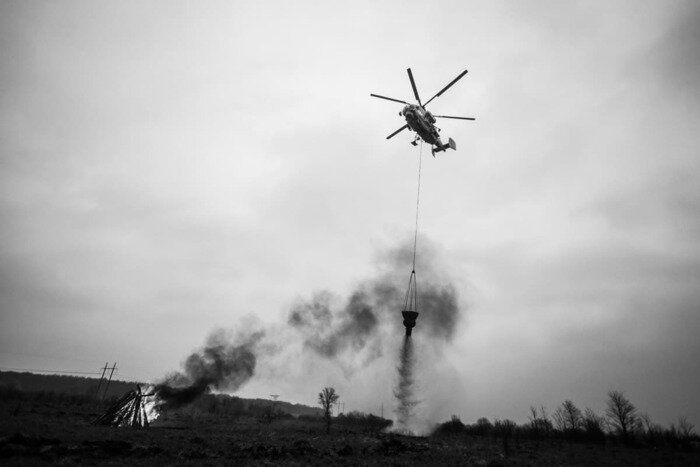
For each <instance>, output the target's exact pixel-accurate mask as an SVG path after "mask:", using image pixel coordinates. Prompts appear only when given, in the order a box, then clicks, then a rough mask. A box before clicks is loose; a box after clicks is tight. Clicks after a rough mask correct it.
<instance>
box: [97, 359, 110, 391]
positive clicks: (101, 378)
mask: <svg viewBox="0 0 700 467" xmlns="http://www.w3.org/2000/svg"><path fill="white" fill-rule="evenodd" d="M106 371H107V362H105V367H104V368H102V376H100V382H99V383H97V391H95V399H99V397H100V386H102V380H104V379H105V372H106Z"/></svg>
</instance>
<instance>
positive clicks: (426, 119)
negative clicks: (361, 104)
mask: <svg viewBox="0 0 700 467" xmlns="http://www.w3.org/2000/svg"><path fill="white" fill-rule="evenodd" d="M406 71H407V72H408V79H409V80H411V87H412V88H413V95H414V96H415V97H416V100H417V101H418V105H416V104H409V103H408V102H406V101H402V100H400V99H393V98H391V97H386V96H380V95H379V94H370V96H372V97H378V98H379V99H386V100H388V101H393V102H399V103H401V104H406V106H405V107H404V108H403V110H401V112H399V116H402V117H404V118H405V119H406V124H405V125H404V126H402V127H401V128H399V129H398V130H396V131H395V132H393V133H392V134H390V135H389V136H387V137H386V139H391V138H393V137H394V136H396V135H397V134H398V133H400V132H402V131H403V130H405V129H406V128H408V129H409V130H412V131H415V132H416V137H415V138H414V139H413V141H411V144H412V145H414V146H416V145H417V144H418V140H419V139H422V140H423V141H425V142H426V143H428V144H430V145H431V150H432V153H433V157H435V153H436V152H440V151H447V149H454V150H456V149H457V143H455V141H454V140H453V139H452V138H449V139H448V142H447V143H443V142H442V141H441V140H440V129H439V128H437V127H436V126H435V122H436V120H435V119H436V118H452V119H456V120H476V119H475V118H471V117H451V116H449V115H433V114H432V113H430V112H429V111H427V110H425V107H426V106H427V105H428V104H430V103H431V102H432V101H433V99H435V98H436V97H439V96H441V95H442V93H444V92H445V91H447V90H448V89H449V88H450V87H451V86H452V85H453V84H455V83H456V82H457V81H459V80H460V79H461V78H462V77H463V76H464V75H466V74H467V70H464V71H463V72H462V73H460V74H459V76H457V77H456V78H455V79H453V80H452V81H450V84H448V85H447V86H445V87H444V88H442V89H441V90H440V92H438V93H437V94H435V95H434V96H433V97H431V98H430V99H429V100H428V102H426V103H425V104H423V103H422V102H421V100H420V96H419V95H418V89H417V88H416V82H415V81H414V80H413V73H411V69H410V68H408V69H407V70H406Z"/></svg>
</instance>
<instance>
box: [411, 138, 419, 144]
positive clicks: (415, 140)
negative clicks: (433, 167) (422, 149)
mask: <svg viewBox="0 0 700 467" xmlns="http://www.w3.org/2000/svg"><path fill="white" fill-rule="evenodd" d="M411 144H412V145H414V146H418V136H416V137H415V138H414V139H413V141H411Z"/></svg>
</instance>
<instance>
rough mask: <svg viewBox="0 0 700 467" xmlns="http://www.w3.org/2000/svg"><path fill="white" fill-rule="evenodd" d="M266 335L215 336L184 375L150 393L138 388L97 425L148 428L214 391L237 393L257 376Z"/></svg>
mask: <svg viewBox="0 0 700 467" xmlns="http://www.w3.org/2000/svg"><path fill="white" fill-rule="evenodd" d="M263 335H264V333H263V332H262V331H259V332H253V333H249V334H239V335H238V336H237V337H236V338H232V337H231V336H229V335H228V334H227V333H226V332H224V331H223V330H218V331H215V332H213V333H212V334H211V335H210V336H209V338H208V339H207V345H206V346H205V347H204V348H203V349H202V350H200V351H198V352H194V353H192V354H191V355H190V356H189V357H187V360H185V363H184V370H183V372H175V373H172V374H170V375H168V376H167V377H166V378H165V380H164V381H163V382H161V383H158V384H156V385H153V386H150V387H149V388H148V391H147V392H146V393H144V392H143V391H142V390H141V387H140V386H137V387H136V389H135V390H133V391H129V392H128V393H127V394H125V395H124V396H123V397H122V398H121V399H119V401H118V402H117V403H116V404H114V405H113V406H112V407H110V408H109V410H107V412H105V413H104V415H102V416H101V417H100V418H98V419H97V420H95V421H94V422H93V423H94V424H96V425H107V426H114V427H147V426H148V424H149V422H151V421H153V420H155V419H156V418H157V417H158V415H159V414H160V411H161V410H167V409H176V408H178V407H182V406H183V405H187V404H190V403H192V402H194V401H195V400H196V399H197V398H198V397H199V396H201V395H203V394H206V393H209V392H210V391H211V390H212V389H219V390H231V391H235V390H237V389H238V388H240V387H241V386H242V385H243V384H245V383H246V382H247V381H248V380H249V379H250V378H251V377H252V376H253V374H254V373H255V365H256V361H257V359H256V356H255V350H256V346H257V344H258V342H259V341H260V340H261V339H262V337H263Z"/></svg>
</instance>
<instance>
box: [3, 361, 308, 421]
mask: <svg viewBox="0 0 700 467" xmlns="http://www.w3.org/2000/svg"><path fill="white" fill-rule="evenodd" d="M98 383H99V379H98V378H86V377H83V376H67V375H40V374H35V373H26V372H25V373H19V372H14V371H0V389H14V390H17V391H20V392H23V393H36V392H53V393H56V394H69V395H79V396H94V395H95V394H96V392H97V386H98ZM137 384H143V383H139V382H136V381H119V380H112V381H111V382H110V384H109V388H108V391H107V395H106V398H107V399H111V398H115V397H119V396H121V395H122V394H124V393H126V392H128V391H130V390H131V389H133V388H134V386H136V385H137ZM105 387H106V384H105V382H104V381H103V382H102V387H101V389H100V393H101V394H103V391H104V389H105ZM270 404H272V401H270V400H269V399H242V398H240V397H236V396H229V395H226V394H216V395H206V396H204V397H203V398H202V401H199V403H198V404H195V405H196V406H212V405H215V406H217V407H218V406H221V407H231V410H236V411H251V410H252V411H254V412H255V411H257V410H258V409H260V408H263V407H268V406H269V405H270ZM275 408H276V409H277V410H278V411H281V412H284V413H287V414H290V415H293V416H296V417H298V416H300V415H319V414H320V413H321V409H320V408H317V407H309V406H308V405H303V404H292V403H290V402H284V401H277V402H275Z"/></svg>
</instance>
